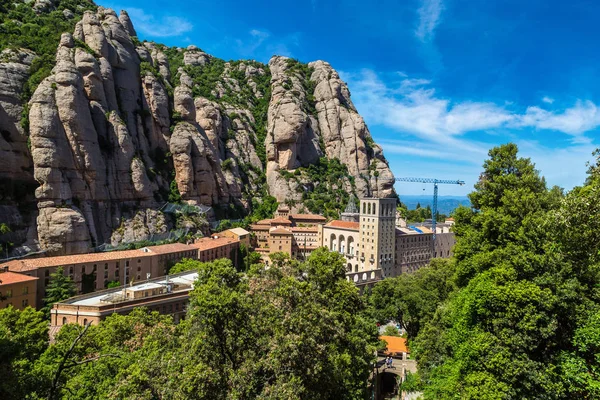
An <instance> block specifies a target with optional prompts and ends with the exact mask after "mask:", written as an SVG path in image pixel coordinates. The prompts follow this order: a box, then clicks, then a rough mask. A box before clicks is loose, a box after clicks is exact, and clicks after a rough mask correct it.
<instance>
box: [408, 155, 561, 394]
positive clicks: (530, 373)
mask: <svg viewBox="0 0 600 400" xmlns="http://www.w3.org/2000/svg"><path fill="white" fill-rule="evenodd" d="M517 150H518V149H517V147H516V146H515V145H514V144H508V145H504V146H500V147H497V148H494V149H492V150H491V151H490V153H489V156H490V158H489V159H488V160H486V161H485V163H484V171H483V173H482V174H481V177H480V180H479V182H478V183H477V184H476V185H475V189H476V190H475V192H473V193H471V194H470V196H469V197H470V200H471V203H472V205H473V208H474V209H473V210H471V209H467V208H464V207H463V208H460V209H458V210H457V211H456V213H455V220H456V225H455V229H454V230H455V232H456V236H457V244H456V246H455V249H454V254H455V259H456V269H455V275H454V282H455V284H456V290H455V291H454V292H453V293H451V294H450V295H449V296H448V300H447V301H445V302H444V303H442V304H441V305H439V306H438V307H437V309H436V310H435V313H434V314H433V316H432V317H431V318H430V320H429V321H427V322H426V323H425V326H424V327H422V328H421V330H420V332H419V333H418V336H417V338H416V339H415V340H414V342H413V345H412V348H413V350H414V352H415V355H416V357H417V359H418V361H419V373H420V375H421V376H422V378H423V382H426V385H425V388H424V393H425V397H426V398H435V399H445V398H456V397H457V396H458V397H460V398H490V399H492V398H494V399H496V398H497V399H502V398H504V399H508V398H540V397H542V398H544V397H546V396H548V397H560V396H561V394H562V393H564V390H563V388H562V386H561V382H560V377H559V375H558V373H557V368H556V358H555V357H556V355H557V344H558V343H560V345H559V346H569V343H568V342H569V341H568V340H567V341H565V340H564V339H565V338H564V337H563V335H564V333H563V331H562V330H561V329H558V327H559V326H560V325H561V322H560V321H561V319H563V318H568V316H566V315H563V314H562V313H561V312H559V309H560V308H562V307H564V306H563V305H561V303H564V302H567V303H570V302H572V301H573V300H572V299H569V297H570V294H569V295H568V296H566V297H565V294H567V293H569V291H565V290H564V289H563V288H561V289H558V288H559V287H561V286H562V282H561V280H562V279H563V278H561V277H560V275H559V271H560V269H561V260H560V259H561V255H560V254H559V253H556V252H553V251H549V250H551V248H552V245H550V244H551V243H552V241H551V239H550V235H551V232H552V231H553V230H552V229H549V228H550V226H549V224H548V221H550V220H551V217H552V215H553V214H552V213H553V212H554V210H556V209H558V207H559V205H560V194H559V192H557V191H556V190H552V191H549V190H548V189H547V188H546V185H545V181H544V179H543V178H541V177H540V176H539V174H538V172H537V171H536V170H535V167H534V165H533V164H532V163H531V161H530V160H529V159H524V158H519V157H518V155H517ZM554 247H556V246H554ZM565 289H566V288H565ZM565 328H566V326H565Z"/></svg>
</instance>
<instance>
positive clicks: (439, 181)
mask: <svg viewBox="0 0 600 400" xmlns="http://www.w3.org/2000/svg"><path fill="white" fill-rule="evenodd" d="M394 180H395V181H396V182H412V183H433V207H432V210H431V230H432V231H433V241H434V242H435V226H436V222H437V221H436V219H437V200H438V185H439V184H448V185H461V186H462V185H464V184H465V182H464V181H453V180H445V179H431V178H395V179H394Z"/></svg>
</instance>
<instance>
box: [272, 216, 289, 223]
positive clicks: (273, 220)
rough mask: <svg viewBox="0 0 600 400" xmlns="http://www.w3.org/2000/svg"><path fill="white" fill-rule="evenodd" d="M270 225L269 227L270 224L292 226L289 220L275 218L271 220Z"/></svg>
mask: <svg viewBox="0 0 600 400" xmlns="http://www.w3.org/2000/svg"><path fill="white" fill-rule="evenodd" d="M270 223H271V225H272V224H284V225H291V224H292V221H290V220H289V219H287V218H283V217H277V218H273V219H272V220H271V222H270Z"/></svg>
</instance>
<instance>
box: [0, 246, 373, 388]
mask: <svg viewBox="0 0 600 400" xmlns="http://www.w3.org/2000/svg"><path fill="white" fill-rule="evenodd" d="M180 268H181V269H183V270H186V269H190V268H191V269H195V270H196V271H198V275H199V276H198V279H197V281H196V284H195V287H194V290H193V292H192V293H191V295H190V303H189V307H188V311H187V317H186V319H185V321H183V322H182V323H180V324H179V325H175V324H174V323H173V320H172V318H171V317H170V316H161V315H159V314H158V313H156V312H152V313H149V312H148V311H147V310H145V309H136V310H134V311H133V312H132V313H131V314H129V315H127V316H122V315H116V314H115V315H112V316H110V317H108V318H107V319H106V320H104V321H103V322H101V323H100V324H99V325H90V326H88V327H82V326H77V325H66V326H65V327H63V328H62V329H61V330H60V332H59V334H58V336H57V337H56V341H55V343H54V344H52V345H48V343H47V342H46V338H47V336H46V335H47V325H46V324H45V323H44V322H43V317H42V314H41V313H39V312H35V311H33V310H31V309H27V310H25V311H16V310H14V309H12V308H9V309H6V310H1V311H0V355H1V356H2V357H1V359H0V360H1V361H0V363H1V365H0V366H2V367H3V371H9V373H8V374H4V375H3V379H2V381H1V382H0V397H1V398H3V399H22V398H49V399H59V398H65V399H66V398H68V399H90V398H98V399H105V398H128V399H211V400H213V399H215V400H216V399H255V398H258V399H267V398H268V399H317V398H318V399H339V398H343V399H364V398H365V396H366V394H367V382H368V378H369V373H370V370H371V366H372V362H373V361H374V350H375V349H376V347H377V345H378V340H377V330H376V326H375V324H374V321H373V320H371V319H369V318H368V317H367V316H366V314H365V307H366V306H365V304H364V302H363V299H362V298H361V296H360V295H359V292H358V290H357V289H356V288H355V287H354V285H353V284H352V283H350V282H347V281H346V279H345V273H344V263H343V259H342V257H341V256H340V255H339V254H337V253H329V252H328V251H327V250H326V249H324V248H322V249H319V250H317V251H315V252H314V253H313V255H312V256H311V257H310V258H309V259H308V260H307V262H304V263H300V262H296V261H292V260H290V259H289V258H288V257H287V256H285V255H283V254H278V255H276V256H275V257H274V262H273V264H272V265H271V266H270V268H269V269H265V268H264V267H262V268H259V267H258V266H256V265H255V266H254V267H253V268H252V269H251V271H249V272H248V273H240V272H238V271H236V269H235V268H234V267H233V265H232V263H231V261H230V260H226V259H221V260H217V261H215V262H212V263H200V262H194V261H191V260H188V261H186V262H184V263H182V264H181V267H180ZM5 378H6V379H5Z"/></svg>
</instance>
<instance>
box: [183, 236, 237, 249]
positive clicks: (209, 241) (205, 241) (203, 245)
mask: <svg viewBox="0 0 600 400" xmlns="http://www.w3.org/2000/svg"><path fill="white" fill-rule="evenodd" d="M239 242H240V241H239V240H238V239H233V238H230V237H220V238H217V239H213V238H202V239H198V240H197V241H196V243H194V244H191V245H190V246H191V247H193V248H195V249H198V250H199V251H205V250H211V249H216V248H219V247H223V246H227V245H228V244H232V243H239Z"/></svg>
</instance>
